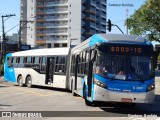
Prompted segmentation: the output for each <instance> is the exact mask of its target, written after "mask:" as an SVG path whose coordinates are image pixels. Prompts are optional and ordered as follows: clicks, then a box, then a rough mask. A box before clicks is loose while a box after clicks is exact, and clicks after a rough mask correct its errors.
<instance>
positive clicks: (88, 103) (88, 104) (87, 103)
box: [83, 84, 92, 106]
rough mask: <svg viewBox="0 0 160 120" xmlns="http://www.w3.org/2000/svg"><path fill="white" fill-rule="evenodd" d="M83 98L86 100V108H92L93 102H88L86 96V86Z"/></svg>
mask: <svg viewBox="0 0 160 120" xmlns="http://www.w3.org/2000/svg"><path fill="white" fill-rule="evenodd" d="M83 98H84V100H85V104H86V106H92V102H90V101H88V100H87V96H86V85H85V84H84V87H83Z"/></svg>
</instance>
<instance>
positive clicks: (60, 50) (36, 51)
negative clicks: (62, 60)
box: [12, 48, 69, 56]
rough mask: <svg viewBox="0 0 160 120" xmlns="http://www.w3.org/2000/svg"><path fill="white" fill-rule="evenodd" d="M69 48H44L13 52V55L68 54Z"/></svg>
mask: <svg viewBox="0 0 160 120" xmlns="http://www.w3.org/2000/svg"><path fill="white" fill-rule="evenodd" d="M68 52H69V48H44V49H33V50H26V51H21V52H15V53H12V56H52V55H68Z"/></svg>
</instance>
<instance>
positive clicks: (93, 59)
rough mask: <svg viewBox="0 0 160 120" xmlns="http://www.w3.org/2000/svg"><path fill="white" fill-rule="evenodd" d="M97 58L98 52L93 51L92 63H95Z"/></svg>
mask: <svg viewBox="0 0 160 120" xmlns="http://www.w3.org/2000/svg"><path fill="white" fill-rule="evenodd" d="M96 56H97V51H96V50H92V51H91V61H92V62H94V61H95V60H96Z"/></svg>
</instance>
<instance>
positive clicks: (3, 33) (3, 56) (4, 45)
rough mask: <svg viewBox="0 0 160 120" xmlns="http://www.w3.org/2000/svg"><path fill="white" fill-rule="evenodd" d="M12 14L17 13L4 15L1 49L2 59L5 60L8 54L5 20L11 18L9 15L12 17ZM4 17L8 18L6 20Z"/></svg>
mask: <svg viewBox="0 0 160 120" xmlns="http://www.w3.org/2000/svg"><path fill="white" fill-rule="evenodd" d="M12 16H15V14H10V15H2V16H1V17H2V36H3V38H2V40H3V42H2V43H1V44H2V51H1V61H2V60H3V58H5V54H6V36H5V34H6V33H5V30H4V29H5V28H4V22H5V21H6V20H7V19H8V18H9V17H12ZM4 18H7V19H6V20H4Z"/></svg>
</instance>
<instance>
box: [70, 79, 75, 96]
mask: <svg viewBox="0 0 160 120" xmlns="http://www.w3.org/2000/svg"><path fill="white" fill-rule="evenodd" d="M71 92H72V95H73V96H76V93H75V92H74V84H73V80H72V83H71Z"/></svg>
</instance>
